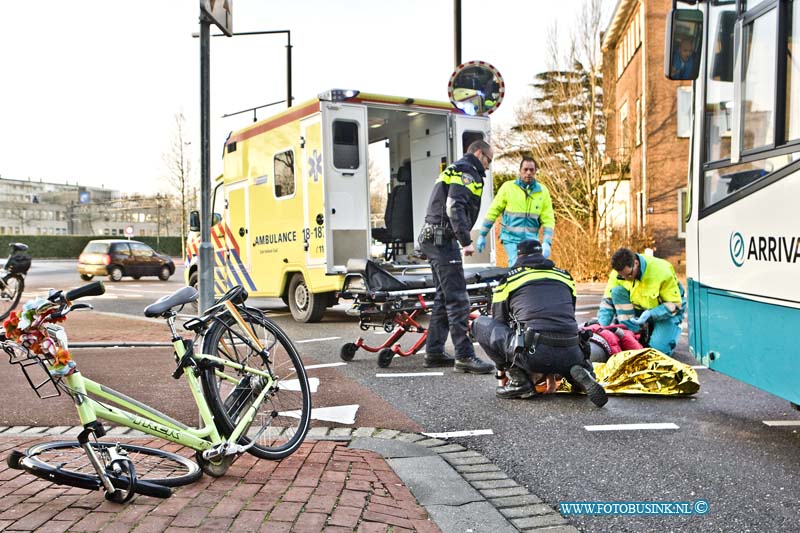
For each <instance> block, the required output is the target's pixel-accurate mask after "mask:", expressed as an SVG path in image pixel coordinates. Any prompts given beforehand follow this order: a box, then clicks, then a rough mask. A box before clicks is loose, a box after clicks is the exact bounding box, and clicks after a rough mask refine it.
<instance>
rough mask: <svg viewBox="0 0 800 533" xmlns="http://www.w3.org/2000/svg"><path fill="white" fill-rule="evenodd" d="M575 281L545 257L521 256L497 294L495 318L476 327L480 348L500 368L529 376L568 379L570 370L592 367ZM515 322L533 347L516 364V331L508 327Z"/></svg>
mask: <svg viewBox="0 0 800 533" xmlns="http://www.w3.org/2000/svg"><path fill="white" fill-rule="evenodd" d="M575 301H576V297H575V281H574V280H573V279H572V276H570V274H569V272H567V271H566V270H561V269H558V268H555V264H554V263H553V262H552V261H550V260H549V259H545V258H544V257H543V256H542V255H541V254H536V255H525V256H521V257H520V258H519V259H518V260H517V262H516V263H515V265H514V268H513V269H512V270H511V271H509V273H508V277H507V278H506V280H505V282H503V283H502V284H500V285H499V286H498V287H496V288H495V290H494V295H493V297H492V316H493V318H489V317H480V318H478V320H476V321H475V322H474V324H473V331H474V334H475V337H476V339H477V340H478V343H480V345H481V346H482V347H483V349H484V351H485V352H486V354H487V355H488V356H489V357H490V358H491V359H492V361H494V362H495V364H496V365H497V367H498V368H502V369H507V368H509V367H511V366H512V364H513V365H514V366H517V367H520V368H523V369H524V370H525V371H527V372H528V373H534V372H538V373H542V374H560V375H562V376H569V375H570V374H569V371H570V368H571V367H572V366H574V365H580V366H583V367H585V368H587V369H588V370H591V369H592V367H591V364H590V363H589V362H588V361H587V360H586V356H585V355H584V354H583V352H582V351H581V349H580V343H579V337H578V323H577V322H576V321H575ZM514 319H516V321H517V322H518V323H519V324H520V325H521V326H522V330H523V331H524V330H525V329H526V328H530V329H531V330H533V333H529V334H528V335H527V337H528V341H529V342H533V346H532V347H530V349H528V350H526V351H524V352H523V353H522V354H521V355H519V356H518V357H517V358H516V360H515V359H514V344H515V338H516V335H517V333H516V331H515V330H514V329H512V328H511V327H509V324H511V323H512V321H513V320H514Z"/></svg>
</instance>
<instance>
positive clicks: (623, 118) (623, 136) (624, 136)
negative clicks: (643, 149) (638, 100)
mask: <svg viewBox="0 0 800 533" xmlns="http://www.w3.org/2000/svg"><path fill="white" fill-rule="evenodd" d="M619 140H620V143H619V144H620V147H622V155H623V157H625V156H627V155H628V154H629V153H630V150H629V148H630V140H631V132H630V130H629V129H628V102H625V103H624V104H622V107H620V108H619Z"/></svg>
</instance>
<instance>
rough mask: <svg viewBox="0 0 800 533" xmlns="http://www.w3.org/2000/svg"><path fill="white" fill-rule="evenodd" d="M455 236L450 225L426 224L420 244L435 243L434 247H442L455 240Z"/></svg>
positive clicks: (421, 233)
mask: <svg viewBox="0 0 800 533" xmlns="http://www.w3.org/2000/svg"><path fill="white" fill-rule="evenodd" d="M455 236H456V234H455V233H453V228H451V227H450V224H428V223H427V222H426V223H425V225H424V226H422V231H421V232H420V233H419V239H418V240H419V243H420V244H423V243H433V245H434V246H442V245H443V244H444V243H445V241H446V240H449V239H454V238H455Z"/></svg>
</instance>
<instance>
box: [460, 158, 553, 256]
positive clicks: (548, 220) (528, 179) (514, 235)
mask: <svg viewBox="0 0 800 533" xmlns="http://www.w3.org/2000/svg"><path fill="white" fill-rule="evenodd" d="M501 213H502V217H501V219H500V227H501V229H500V242H502V243H503V248H505V250H506V255H507V256H508V266H512V265H513V264H514V263H516V262H517V244H519V243H520V242H522V241H524V240H526V239H537V240H539V230H540V228H544V229H543V230H542V240H541V243H542V255H544V257H545V259H546V258H548V257H550V247H551V246H552V244H553V233H554V231H555V225H556V219H555V215H554V213H553V200H552V198H551V197H550V191H549V190H547V187H545V186H544V185H543V184H541V183H539V181H537V180H536V161H534V160H533V158H532V157H523V158H522V162H521V163H520V165H519V177H518V178H517V179H516V180H514V181H507V182H505V183H504V184H503V185H501V186H500V189H499V190H498V191H497V196H495V197H494V200H493V201H492V205H490V206H489V211H487V212H486V218H485V219H484V221H483V224H482V225H481V229H480V236H479V237H478V240H477V241H476V243H475V249H476V250H478V253H480V252H482V251H483V248H484V246H486V235H487V234H488V233H489V230H491V229H492V226H493V225H494V222H495V220H496V219H497V217H498V216H500V215H501Z"/></svg>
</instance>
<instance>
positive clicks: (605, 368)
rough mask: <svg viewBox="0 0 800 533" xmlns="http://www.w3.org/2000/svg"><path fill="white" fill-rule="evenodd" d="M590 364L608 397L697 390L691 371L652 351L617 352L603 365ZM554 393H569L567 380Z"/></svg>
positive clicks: (674, 394)
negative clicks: (609, 395)
mask: <svg viewBox="0 0 800 533" xmlns="http://www.w3.org/2000/svg"><path fill="white" fill-rule="evenodd" d="M592 364H593V365H594V372H595V374H596V375H597V381H598V382H599V383H600V384H601V385H602V386H603V388H604V389H605V390H606V392H607V393H609V394H656V395H661V396H685V395H689V394H694V393H696V392H697V391H699V390H700V381H699V380H698V379H697V372H696V371H695V369H694V368H692V367H691V366H689V365H687V364H684V363H681V362H680V361H677V360H675V359H673V358H672V357H669V356H668V355H665V354H663V353H661V352H659V351H658V350H655V349H653V348H644V349H642V350H628V351H624V352H619V353H616V354H614V355H612V356H611V357H610V358H609V359H608V361H606V362H605V363H592ZM557 392H571V390H570V385H569V383H568V382H567V380H561V385H560V386H559V388H558V391H557Z"/></svg>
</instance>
